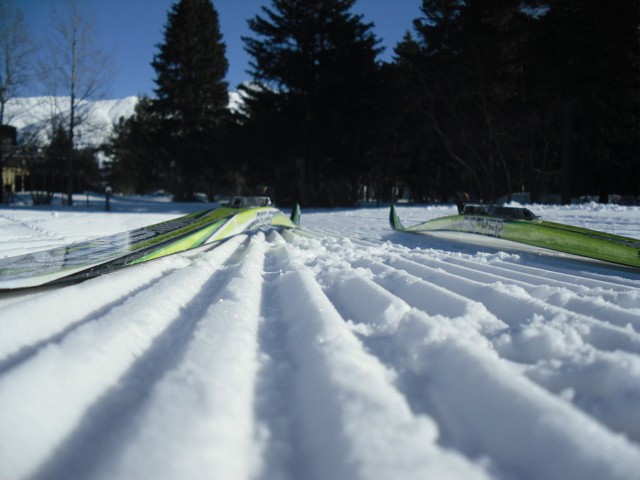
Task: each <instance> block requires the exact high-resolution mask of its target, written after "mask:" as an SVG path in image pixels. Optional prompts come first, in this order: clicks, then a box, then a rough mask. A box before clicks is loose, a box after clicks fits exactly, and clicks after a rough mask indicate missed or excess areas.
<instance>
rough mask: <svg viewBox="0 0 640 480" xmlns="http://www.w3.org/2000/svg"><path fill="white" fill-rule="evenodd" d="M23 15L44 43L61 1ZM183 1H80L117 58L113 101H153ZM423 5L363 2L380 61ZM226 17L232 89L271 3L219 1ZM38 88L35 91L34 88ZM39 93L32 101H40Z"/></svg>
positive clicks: (22, 1) (398, 0) (34, 2)
mask: <svg viewBox="0 0 640 480" xmlns="http://www.w3.org/2000/svg"><path fill="white" fill-rule="evenodd" d="M13 1H14V5H16V6H18V7H19V8H21V9H22V11H23V13H24V15H25V19H26V22H27V25H28V27H29V29H30V32H31V36H32V37H33V38H34V39H35V40H36V41H44V39H45V38H46V34H47V32H48V31H49V24H50V21H51V12H52V6H53V5H54V4H59V3H60V0H13ZM176 1H177V0H80V4H81V6H82V9H83V11H84V12H85V13H86V14H87V15H89V16H90V15H93V16H94V18H95V21H96V24H97V26H98V32H97V42H98V44H99V46H100V47H101V48H102V50H103V51H104V52H111V56H112V59H113V63H114V73H113V82H112V83H111V87H110V89H109V94H108V97H109V98H123V97H126V96H129V95H141V94H146V95H153V88H154V82H153V79H154V78H155V72H154V70H153V68H152V67H151V65H150V63H151V61H152V59H153V56H154V54H155V53H156V52H157V48H156V45H157V44H158V43H161V42H162V41H163V30H164V24H165V22H166V20H167V12H168V10H169V8H170V7H171V5H172V4H174V3H175V2H176ZM421 3H422V2H421V0H358V1H357V2H356V5H355V7H354V9H353V11H354V12H355V13H359V14H363V15H364V20H365V21H366V22H370V23H374V33H375V34H376V36H377V37H378V38H379V39H381V40H382V46H384V47H386V51H385V52H384V54H383V55H382V56H381V57H380V58H381V59H383V60H389V59H391V57H392V55H393V48H394V47H395V45H396V44H397V43H398V41H399V40H401V39H402V36H403V35H404V33H405V32H406V31H407V30H411V29H412V21H413V20H414V19H415V18H418V17H419V16H420V4H421ZM213 4H214V6H215V8H216V10H217V11H218V14H219V16H220V29H221V31H222V35H223V37H224V41H225V43H226V46H227V60H228V61H229V71H228V73H227V81H228V82H229V87H230V88H231V89H235V87H236V86H237V85H238V84H240V83H241V82H242V81H244V80H248V79H249V75H248V74H247V73H246V70H247V69H248V62H249V57H248V55H247V54H246V52H245V51H244V43H243V42H242V40H241V38H240V37H241V36H243V35H245V36H247V35H248V36H252V32H251V31H249V29H248V27H247V20H248V19H249V18H253V17H254V16H255V15H256V14H258V13H260V7H261V6H262V5H270V4H271V2H270V0H213ZM34 88H35V87H34ZM37 93H41V92H36V91H35V90H34V91H32V92H26V95H29V96H30V95H35V94H37Z"/></svg>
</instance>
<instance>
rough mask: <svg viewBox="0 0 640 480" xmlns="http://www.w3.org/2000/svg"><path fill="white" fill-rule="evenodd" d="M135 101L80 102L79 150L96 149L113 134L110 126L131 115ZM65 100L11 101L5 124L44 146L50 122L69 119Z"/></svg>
mask: <svg viewBox="0 0 640 480" xmlns="http://www.w3.org/2000/svg"><path fill="white" fill-rule="evenodd" d="M137 103H138V97H126V98H123V99H119V100H96V101H83V102H81V104H80V106H79V108H78V111H77V114H78V115H80V116H81V118H83V121H82V122H81V123H80V125H79V126H78V129H77V131H76V139H77V144H78V145H79V146H89V145H99V144H101V143H102V142H104V141H105V140H106V139H107V138H108V136H109V135H110V134H111V132H112V131H113V124H114V123H115V122H117V121H118V119H119V118H120V117H124V118H128V117H130V116H131V115H133V111H134V108H135V106H136V104H137ZM69 110H70V103H69V98H68V97H28V98H14V99H11V100H10V101H9V102H8V103H7V106H6V111H5V123H7V124H9V125H12V126H14V127H16V128H17V129H18V137H19V138H25V137H30V136H35V137H36V138H37V139H38V140H40V141H42V142H46V141H48V140H49V139H50V137H51V128H52V121H51V119H52V118H54V117H55V116H57V117H58V118H60V119H66V118H68V116H69Z"/></svg>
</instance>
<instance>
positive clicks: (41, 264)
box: [0, 197, 300, 291]
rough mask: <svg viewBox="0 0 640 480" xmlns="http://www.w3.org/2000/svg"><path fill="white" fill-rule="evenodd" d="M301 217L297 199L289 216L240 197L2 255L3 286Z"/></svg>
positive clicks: (147, 256)
mask: <svg viewBox="0 0 640 480" xmlns="http://www.w3.org/2000/svg"><path fill="white" fill-rule="evenodd" d="M299 223H300V209H299V207H298V206H297V205H296V207H295V208H294V210H293V212H292V214H291V216H290V217H287V216H286V215H285V214H284V213H282V212H281V211H280V210H278V209H277V208H275V207H272V206H271V203H270V201H269V199H268V198H266V197H237V198H235V199H234V200H233V202H232V203H231V204H230V205H229V206H225V207H219V208H216V209H211V210H205V211H202V212H198V213H193V214H189V215H185V216H183V217H180V218H176V219H174V220H169V221H166V222H162V223H158V224H155V225H150V226H147V227H142V228H138V229H135V230H131V231H128V232H123V233H117V234H115V235H109V236H106V237H100V238H96V239H93V240H88V241H86V242H79V243H74V244H71V245H66V246H63V247H58V248H53V249H50V250H45V251H41V252H35V253H28V254H25V255H19V256H16V257H10V258H6V259H3V260H0V291H2V290H13V289H21V288H30V287H36V286H42V285H49V284H54V283H61V282H73V281H78V280H84V279H87V278H91V277H95V276H98V275H103V274H105V273H109V272H112V271H114V270H118V269H120V268H123V267H127V266H130V265H135V264H139V263H142V262H146V261H149V260H153V259H156V258H160V257H164V256H166V255H171V254H173V253H178V252H183V251H186V250H190V249H193V248H197V247H201V246H203V245H209V244H210V245H212V246H214V245H216V244H217V243H219V242H221V241H224V240H225V239H227V238H229V237H231V236H233V235H237V234H239V233H242V232H249V231H253V230H256V229H259V228H262V227H282V228H297V227H298V225H299Z"/></svg>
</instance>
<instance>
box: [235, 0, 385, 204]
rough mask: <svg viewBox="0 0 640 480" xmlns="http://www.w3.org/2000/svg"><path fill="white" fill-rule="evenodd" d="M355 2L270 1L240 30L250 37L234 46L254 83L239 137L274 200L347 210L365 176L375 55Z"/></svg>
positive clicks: (374, 100) (374, 105) (373, 127)
mask: <svg viewBox="0 0 640 480" xmlns="http://www.w3.org/2000/svg"><path fill="white" fill-rule="evenodd" d="M354 2H355V0H273V1H272V6H271V7H270V8H267V7H263V14H262V15H258V16H256V17H255V18H253V19H251V20H250V21H249V27H250V29H251V30H252V31H253V32H254V33H255V34H256V36H257V37H256V38H249V37H245V38H243V40H244V41H245V44H246V50H247V52H248V53H249V54H250V55H251V57H252V58H253V60H252V62H251V68H252V70H251V73H252V74H253V77H254V83H253V84H251V85H250V86H248V87H245V88H244V94H245V95H246V97H247V102H246V105H247V109H246V113H247V115H248V117H249V118H250V122H249V123H248V125H247V130H246V131H247V132H251V134H253V135H257V136H258V137H257V139H258V140H259V143H258V145H260V149H261V151H260V152H256V153H257V154H258V155H259V157H256V158H257V159H259V161H261V162H263V164H264V165H268V168H263V169H262V177H261V180H262V181H266V182H268V183H271V184H274V185H275V186H276V187H277V190H276V191H277V192H279V193H280V195H281V196H284V197H291V196H296V197H298V199H299V200H301V201H303V202H312V203H316V204H352V203H353V202H355V201H356V199H357V198H358V195H359V188H360V187H361V186H362V185H363V184H364V183H365V182H366V179H367V175H368V173H370V172H371V170H372V166H373V161H372V154H373V150H372V145H373V140H374V139H375V136H376V132H377V129H378V127H379V126H378V125H377V123H376V122H377V120H376V119H377V118H378V117H379V116H378V115H377V109H378V108H379V107H378V96H379V93H380V90H379V88H380V87H379V85H380V84H379V68H378V64H377V61H376V57H377V55H378V53H379V51H380V50H379V48H378V47H377V44H378V40H377V39H376V37H375V36H374V34H373V33H372V31H371V28H372V25H371V24H366V23H363V21H362V16H361V15H355V14H353V13H351V12H350V9H351V8H352V6H353V4H354ZM256 170H260V169H259V168H258V169H256ZM256 180H258V179H256ZM291 180H295V183H296V188H295V190H294V191H287V190H288V185H290V183H291Z"/></svg>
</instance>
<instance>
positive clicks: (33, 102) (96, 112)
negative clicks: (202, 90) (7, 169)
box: [4, 92, 241, 147]
mask: <svg viewBox="0 0 640 480" xmlns="http://www.w3.org/2000/svg"><path fill="white" fill-rule="evenodd" d="M240 102H241V100H240V94H239V93H238V92H229V108H231V109H237V108H238V105H239V103H240ZM137 103H138V97H135V96H132V97H126V98H122V99H116V100H95V101H83V102H81V104H80V107H79V109H78V112H77V114H79V115H80V116H81V117H82V118H83V121H82V122H81V123H80V125H79V126H78V129H77V131H76V144H77V145H78V146H80V147H82V146H96V145H100V144H101V143H103V142H105V141H106V140H107V138H108V137H109V135H110V134H111V133H112V132H113V125H114V123H116V122H117V121H118V120H119V119H120V118H121V117H123V118H129V117H130V116H132V115H133V113H134V109H135V106H136V104H137ZM69 110H70V104H69V98H68V97H26V98H14V99H11V100H10V101H9V102H8V103H7V105H6V110H5V118H4V123H6V124H8V125H12V126H14V127H16V128H17V129H18V137H19V138H27V137H32V136H35V137H36V138H37V139H38V140H39V141H41V142H43V143H44V142H48V141H49V139H50V138H51V127H52V121H51V119H52V118H55V116H57V117H58V118H61V119H67V118H68V117H69Z"/></svg>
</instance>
